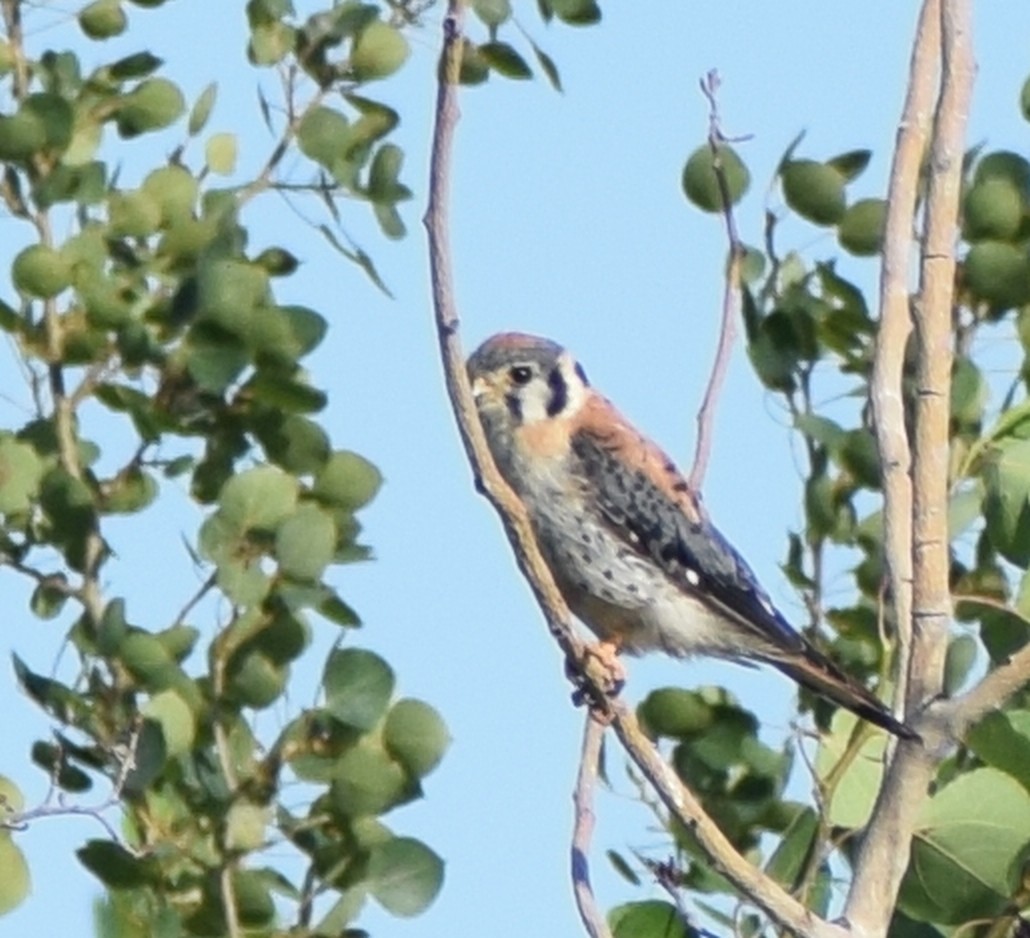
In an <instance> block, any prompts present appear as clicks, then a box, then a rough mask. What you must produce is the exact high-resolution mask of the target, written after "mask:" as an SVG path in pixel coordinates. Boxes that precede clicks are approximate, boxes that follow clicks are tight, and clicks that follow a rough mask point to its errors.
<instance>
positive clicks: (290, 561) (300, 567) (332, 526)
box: [275, 503, 336, 580]
mask: <svg viewBox="0 0 1030 938" xmlns="http://www.w3.org/2000/svg"><path fill="white" fill-rule="evenodd" d="M335 553H336V523H335V522H334V521H333V519H332V517H331V516H330V515H328V514H327V513H326V512H325V511H323V510H322V509H321V508H319V507H318V506H317V505H312V504H310V503H308V504H303V505H301V506H300V507H299V508H298V509H297V510H296V511H295V512H294V513H293V514H292V515H290V517H288V518H287V519H286V520H284V521H283V522H282V523H281V524H280V525H279V527H278V528H277V529H276V532H275V557H276V560H278V561H279V568H280V569H281V570H282V572H283V573H285V574H286V575H287V576H290V577H293V578H294V579H297V580H320V579H321V578H322V574H323V572H325V568H326V567H327V566H329V564H330V562H331V561H332V559H333V555H334V554H335Z"/></svg>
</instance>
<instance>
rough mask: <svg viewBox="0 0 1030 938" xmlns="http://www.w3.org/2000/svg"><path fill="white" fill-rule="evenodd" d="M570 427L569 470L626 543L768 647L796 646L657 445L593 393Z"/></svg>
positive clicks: (802, 645)
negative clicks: (580, 478)
mask: <svg viewBox="0 0 1030 938" xmlns="http://www.w3.org/2000/svg"><path fill="white" fill-rule="evenodd" d="M571 430H572V434H571V445H572V451H573V453H574V455H575V458H576V461H577V470H578V472H580V473H581V474H582V476H583V477H584V481H585V483H586V484H587V486H588V487H589V489H590V491H591V492H592V493H594V494H595V496H596V501H597V505H598V509H599V510H600V512H601V514H602V516H603V517H604V519H605V520H606V521H607V523H608V524H609V526H610V527H611V530H612V531H613V532H614V533H615V534H616V535H617V536H618V537H620V538H621V539H622V540H623V541H624V542H625V543H626V545H627V546H628V547H630V548H632V549H633V550H635V551H637V552H638V553H639V554H641V555H642V556H645V557H648V558H650V559H651V560H652V561H653V562H654V563H655V564H656V565H657V566H659V567H660V568H661V569H662V570H663V571H664V572H665V574H666V575H667V576H668V577H669V579H670V580H672V582H673V583H675V584H676V585H677V586H678V587H679V588H680V589H682V590H684V591H685V592H686V593H689V594H690V595H692V596H694V597H697V598H699V599H701V600H702V601H704V602H705V603H707V604H708V605H709V606H710V607H711V608H712V609H713V610H715V611H717V612H719V613H721V614H722V615H725V616H726V617H727V618H728V619H730V620H731V621H733V622H735V623H736V624H737V625H738V626H741V627H743V628H744V629H745V630H746V631H748V632H751V633H752V634H753V635H754V636H755V637H756V638H758V639H761V640H762V642H761V643H762V644H766V643H767V644H768V645H769V646H771V647H770V648H769V651H773V650H782V651H786V652H788V653H795V654H796V653H802V654H803V653H804V651H805V650H806V648H807V643H806V642H805V641H804V639H803V638H802V637H801V636H800V635H799V634H798V633H797V632H796V631H795V630H794V629H793V628H792V627H791V625H790V624H789V623H788V622H787V620H786V619H784V617H783V616H782V615H781V614H780V613H779V612H778V611H777V609H776V607H775V606H774V605H773V604H772V601H771V600H770V599H769V597H768V595H767V594H766V592H765V590H763V589H762V587H761V585H760V584H759V582H758V579H757V578H756V576H755V574H754V573H753V572H752V570H751V568H750V567H749V566H748V565H747V563H746V562H745V560H744V559H743V558H742V557H741V556H740V554H738V553H737V552H736V551H735V550H734V549H733V547H732V546H731V545H730V544H729V542H728V541H727V540H726V539H725V538H724V537H723V536H722V534H720V533H719V531H718V530H717V529H716V528H715V527H714V526H713V525H712V524H711V522H710V521H709V520H708V518H707V516H706V514H705V512H704V509H703V508H702V507H701V505H700V502H699V501H698V498H697V496H696V495H695V494H694V493H693V492H692V491H691V490H690V487H689V486H688V485H687V482H686V480H685V479H684V478H683V476H682V475H681V474H680V472H679V470H677V468H676V466H675V464H674V463H673V462H672V460H671V459H670V458H669V457H668V456H667V455H666V454H665V453H664V452H662V450H661V449H659V448H658V447H657V446H656V445H655V444H654V443H652V442H650V441H649V440H648V439H647V438H646V437H644V436H642V435H641V434H640V433H639V432H638V431H636V430H635V429H633V427H632V426H631V425H630V424H629V423H628V422H627V421H626V420H625V419H624V418H623V417H622V416H621V415H620V414H619V413H618V411H616V410H615V408H614V407H613V406H612V405H611V404H610V403H609V402H608V401H607V400H605V399H604V398H601V397H599V396H597V397H592V398H591V399H590V401H589V402H588V403H587V404H586V405H585V406H584V407H583V408H581V410H580V412H579V414H578V415H577V419H576V420H575V425H574V426H573V427H572V428H571ZM756 651H757V652H758V654H759V656H761V652H760V651H759V649H753V650H752V653H754V652H756ZM771 657H775V656H774V655H773V656H771Z"/></svg>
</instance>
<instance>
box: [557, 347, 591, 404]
mask: <svg viewBox="0 0 1030 938" xmlns="http://www.w3.org/2000/svg"><path fill="white" fill-rule="evenodd" d="M558 370H559V371H560V372H561V374H562V377H563V378H564V379H565V389H566V393H567V394H568V403H567V404H566V405H565V414H566V415H567V416H571V415H572V414H574V413H576V412H577V411H578V410H579V409H580V408H581V407H582V406H583V404H584V403H586V399H587V396H588V395H589V393H590V389H589V388H588V387H587V385H586V383H585V382H584V381H583V372H582V370H581V369H579V368H577V367H576V360H575V359H574V358H573V357H572V356H571V355H570V354H569V353H568V352H563V353H562V355H561V357H560V358H559V359H558Z"/></svg>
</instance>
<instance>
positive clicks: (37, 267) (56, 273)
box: [11, 244, 72, 299]
mask: <svg viewBox="0 0 1030 938" xmlns="http://www.w3.org/2000/svg"><path fill="white" fill-rule="evenodd" d="M11 276H12V278H13V280H14V285H15V286H16V287H17V288H18V289H19V290H21V291H22V292H24V293H27V294H28V295H29V296H36V297H40V298H42V299H49V298H50V297H53V296H57V294H58V293H60V292H61V291H62V290H64V289H67V287H68V285H69V284H70V283H71V276H72V272H71V267H70V266H69V264H68V262H67V261H66V260H65V259H64V258H63V257H62V256H61V253H60V251H55V250H54V249H53V248H50V247H47V246H46V245H44V244H32V245H29V247H27V248H25V250H24V251H21V252H20V253H19V254H18V256H17V257H15V259H14V263H13V264H12V265H11Z"/></svg>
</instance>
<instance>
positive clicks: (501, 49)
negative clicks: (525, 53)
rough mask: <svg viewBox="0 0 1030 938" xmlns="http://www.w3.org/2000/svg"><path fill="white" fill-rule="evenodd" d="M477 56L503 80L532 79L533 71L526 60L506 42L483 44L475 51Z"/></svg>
mask: <svg viewBox="0 0 1030 938" xmlns="http://www.w3.org/2000/svg"><path fill="white" fill-rule="evenodd" d="M477 54H478V56H479V58H480V59H482V61H484V62H485V63H486V64H487V65H488V66H489V67H490V68H492V69H493V70H494V71H495V72H497V74H498V75H503V76H504V77H505V78H516V79H526V78H532V77H533V71H532V69H531V68H530V67H529V66H528V65H527V64H526V60H525V59H524V58H522V56H521V55H519V54H518V52H516V51H515V49H514V48H513V47H512V46H510V45H508V43H506V42H484V43H483V44H482V45H480V46H479V48H478V49H477Z"/></svg>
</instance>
